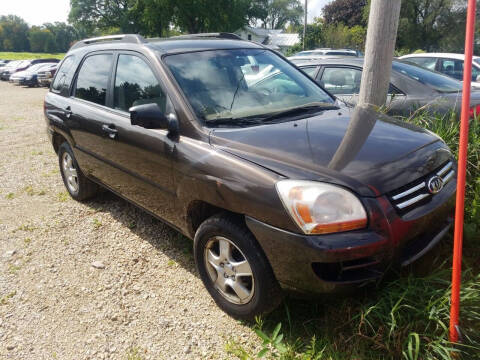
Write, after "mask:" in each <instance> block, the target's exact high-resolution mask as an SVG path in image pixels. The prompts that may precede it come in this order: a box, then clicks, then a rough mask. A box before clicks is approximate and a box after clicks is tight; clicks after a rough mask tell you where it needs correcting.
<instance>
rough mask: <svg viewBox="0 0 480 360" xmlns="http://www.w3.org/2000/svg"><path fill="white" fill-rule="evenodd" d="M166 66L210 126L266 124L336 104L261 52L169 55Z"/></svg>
mask: <svg viewBox="0 0 480 360" xmlns="http://www.w3.org/2000/svg"><path fill="white" fill-rule="evenodd" d="M165 62H166V64H167V65H168V67H169V68H170V70H171V71H172V73H173V75H174V77H175V79H176V80H177V82H178V84H179V85H180V87H181V89H182V90H183V92H184V94H185V96H186V97H187V98H188V100H189V101H190V103H191V105H192V107H193V109H194V110H195V113H196V114H197V116H198V117H199V118H200V119H202V120H204V121H205V122H206V123H209V124H213V125H214V126H215V122H217V124H220V123H222V125H229V124H231V125H234V124H235V123H237V124H238V123H240V122H241V120H245V119H246V118H248V119H250V120H253V119H254V118H255V119H256V120H258V121H261V120H262V119H263V120H265V119H268V120H269V121H270V120H273V118H274V115H275V114H277V115H278V114H280V113H284V114H285V115H286V114H288V115H293V113H292V110H295V109H303V110H305V111H306V112H311V111H312V108H316V109H318V110H322V108H323V109H327V108H331V107H332V106H334V102H335V100H334V99H333V98H331V97H330V96H329V95H328V94H327V93H326V92H325V91H323V90H322V89H321V88H320V87H319V86H317V85H316V84H315V83H314V82H313V81H311V80H310V79H309V78H308V77H307V76H305V75H304V74H303V73H301V72H300V71H299V70H298V69H297V68H295V67H294V66H292V65H290V64H289V63H288V62H286V61H284V60H283V59H282V58H281V57H279V56H278V55H276V54H274V53H272V52H271V51H269V50H265V49H233V50H212V51H203V52H192V53H184V54H176V55H168V56H166V58H165ZM312 104H314V106H312ZM300 112H301V111H300ZM295 115H298V114H297V112H295ZM243 123H245V121H244V122H243Z"/></svg>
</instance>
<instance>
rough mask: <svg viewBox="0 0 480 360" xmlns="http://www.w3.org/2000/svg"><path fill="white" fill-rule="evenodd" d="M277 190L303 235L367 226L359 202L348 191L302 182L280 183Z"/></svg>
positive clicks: (282, 181)
mask: <svg viewBox="0 0 480 360" xmlns="http://www.w3.org/2000/svg"><path fill="white" fill-rule="evenodd" d="M276 187H277V191H278V194H279V195H280V199H281V200H282V202H283V205H284V206H285V209H287V211H288V213H289V214H290V216H291V217H292V218H293V220H294V221H295V222H296V223H297V224H298V226H299V227H300V228H301V229H302V230H303V232H304V233H305V234H328V233H333V232H341V231H348V230H354V229H362V228H364V227H366V226H367V213H366V212H365V209H364V208H363V205H362V203H361V202H360V200H359V199H358V198H357V197H356V196H355V195H354V194H352V193H351V192H350V191H348V190H345V189H343V188H341V187H338V186H335V185H330V184H326V183H321V182H315V181H305V180H281V181H279V182H278V183H277V184H276Z"/></svg>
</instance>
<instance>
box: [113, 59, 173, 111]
mask: <svg viewBox="0 0 480 360" xmlns="http://www.w3.org/2000/svg"><path fill="white" fill-rule="evenodd" d="M151 103H157V104H158V106H159V107H160V109H161V110H162V111H163V112H164V113H165V112H166V96H165V93H164V92H163V90H162V88H161V87H160V84H159V82H158V80H157V78H156V77H155V75H154V74H153V71H152V70H151V69H150V66H148V64H147V63H146V62H145V61H143V60H142V59H141V58H139V57H138V56H134V55H125V54H121V55H120V56H119V57H118V64H117V71H116V75H115V89H114V93H113V106H114V108H115V109H118V110H122V111H128V109H129V108H130V107H132V106H136V105H144V104H151Z"/></svg>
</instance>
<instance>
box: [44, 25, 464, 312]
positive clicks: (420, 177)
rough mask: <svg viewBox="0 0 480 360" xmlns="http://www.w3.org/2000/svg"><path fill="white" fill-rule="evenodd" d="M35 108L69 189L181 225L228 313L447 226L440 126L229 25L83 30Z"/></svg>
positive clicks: (322, 286) (403, 260) (349, 275)
mask: <svg viewBox="0 0 480 360" xmlns="http://www.w3.org/2000/svg"><path fill="white" fill-rule="evenodd" d="M272 73H275V74H277V75H276V76H270V75H271V74H272ZM278 74H280V75H278ZM45 118H46V122H47V128H48V135H49V137H50V139H51V141H52V144H53V147H54V149H55V151H56V152H57V154H58V159H59V166H60V171H61V175H62V178H63V181H64V183H65V186H66V188H67V190H68V192H69V193H70V195H71V196H72V197H73V198H74V199H76V200H80V201H81V200H86V199H88V198H91V197H92V196H94V195H95V194H96V193H97V191H98V189H99V187H105V188H107V189H109V190H111V191H112V192H114V193H116V194H118V195H119V196H121V197H123V198H125V199H127V200H128V201H131V202H132V203H134V204H136V205H137V206H139V207H141V208H143V209H144V210H145V211H147V212H149V213H150V214H152V215H153V216H155V217H157V218H159V219H162V220H163V221H165V222H166V223H168V224H170V225H171V226H173V227H174V228H176V229H177V230H178V231H180V232H181V233H182V234H184V235H185V236H187V237H189V238H191V239H193V241H194V256H195V261H196V265H197V269H198V272H199V274H200V277H201V279H202V281H203V282H204V284H205V286H206V288H207V289H208V291H209V293H210V294H211V296H212V297H213V298H214V300H215V301H216V303H217V304H218V305H219V306H220V307H221V308H222V309H223V310H225V311H226V312H227V313H229V314H231V315H232V316H235V317H238V318H252V317H253V316H254V315H258V314H261V313H264V312H268V311H270V310H272V309H273V308H275V307H276V306H277V305H278V304H279V302H280V301H281V294H282V291H281V289H282V288H283V289H286V290H291V291H296V292H302V293H309V294H311V293H325V292H334V291H341V290H343V289H350V288H352V287H355V286H360V285H363V284H365V283H367V282H371V281H375V280H377V279H379V278H380V277H381V276H382V274H383V272H384V271H385V270H386V269H387V268H389V267H392V266H406V265H408V264H410V263H412V262H413V261H415V260H416V259H418V258H419V257H421V256H422V255H423V254H425V253H426V252H427V251H428V250H430V249H431V248H432V247H433V246H434V245H435V244H436V243H437V242H438V241H440V239H441V238H442V237H443V235H444V234H445V233H446V231H447V230H448V228H449V226H450V215H451V213H452V210H453V206H454V192H455V186H456V175H455V161H454V158H453V156H452V154H451V152H450V150H449V149H448V147H447V146H446V145H445V143H444V142H443V141H442V140H441V139H440V138H439V137H437V136H436V135H434V134H432V133H431V132H428V131H426V130H423V129H421V128H418V127H415V126H412V125H409V124H406V123H402V122H399V121H396V120H393V119H391V118H389V117H387V116H384V115H381V114H378V113H376V112H374V111H372V110H368V109H363V108H355V109H353V110H352V109H350V108H347V107H345V106H343V105H342V104H341V103H339V102H338V101H336V99H335V98H334V97H332V96H331V95H330V94H329V93H328V92H326V91H325V90H323V89H322V88H321V87H320V86H319V84H317V83H316V82H315V81H314V80H312V79H311V78H310V77H308V76H307V75H306V74H305V73H304V72H302V71H300V70H299V69H297V68H296V67H295V66H294V65H293V64H291V63H290V62H289V61H288V60H287V59H285V58H283V57H282V56H280V55H278V54H276V53H275V52H273V51H272V50H270V49H268V48H266V47H264V46H262V45H259V44H256V43H252V42H247V41H242V40H240V39H239V38H238V37H236V36H235V35H232V34H222V33H220V34H198V35H189V36H180V37H174V38H170V39H164V40H146V39H144V38H142V37H140V36H137V35H122V36H111V37H103V38H96V39H88V40H84V41H80V42H78V43H77V44H75V45H74V46H73V47H72V49H70V51H69V52H68V53H67V55H66V56H65V59H64V60H63V61H62V63H61V64H60V67H59V69H58V70H57V73H56V76H55V78H54V81H53V84H52V86H51V89H50V92H49V93H48V94H47V96H46V98H45Z"/></svg>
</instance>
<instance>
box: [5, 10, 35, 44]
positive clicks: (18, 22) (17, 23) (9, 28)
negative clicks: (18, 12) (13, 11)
mask: <svg viewBox="0 0 480 360" xmlns="http://www.w3.org/2000/svg"><path fill="white" fill-rule="evenodd" d="M0 28H1V31H0V50H4V51H28V50H30V44H29V42H28V37H27V34H28V24H27V23H26V22H25V21H24V20H23V19H22V18H20V17H18V16H15V15H7V16H0Z"/></svg>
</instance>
